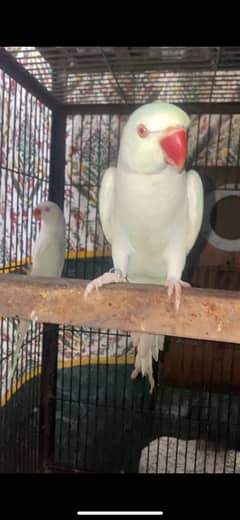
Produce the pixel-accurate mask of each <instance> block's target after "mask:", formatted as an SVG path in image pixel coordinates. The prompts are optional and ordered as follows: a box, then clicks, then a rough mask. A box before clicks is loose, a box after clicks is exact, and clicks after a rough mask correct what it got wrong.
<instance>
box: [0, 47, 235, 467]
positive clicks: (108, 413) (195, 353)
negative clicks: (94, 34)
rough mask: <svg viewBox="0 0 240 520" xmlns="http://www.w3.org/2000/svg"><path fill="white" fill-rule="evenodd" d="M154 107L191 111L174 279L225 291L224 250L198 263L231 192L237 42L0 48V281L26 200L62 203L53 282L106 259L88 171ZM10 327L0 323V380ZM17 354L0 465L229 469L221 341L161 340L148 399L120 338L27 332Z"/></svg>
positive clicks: (101, 266)
mask: <svg viewBox="0 0 240 520" xmlns="http://www.w3.org/2000/svg"><path fill="white" fill-rule="evenodd" d="M154 99H161V100H164V101H169V102H174V103H177V104H179V105H180V106H182V108H184V109H185V110H186V111H187V112H188V114H189V115H190V116H191V126H190V130H189V136H188V138H189V153H188V168H190V167H194V168H196V169H197V170H198V171H199V172H200V174H201V176H202V179H203V183H204V188H205V195H206V199H207V201H208V204H207V210H206V214H205V220H204V223H203V228H202V232H201V236H200V238H199V240H198V242H197V244H196V247H195V248H194V250H193V252H192V253H191V255H190V258H189V261H188V263H187V266H186V276H187V277H188V279H189V280H191V281H192V282H193V283H194V284H195V285H197V286H198V287H205V288H207V287H211V288H220V289H232V288H235V289H238V288H239V285H240V277H239V262H238V255H235V256H234V255H233V254H230V255H225V256H224V254H223V255H222V256H221V255H220V257H219V258H218V259H217V260H216V262H215V265H210V264H208V259H209V257H208V258H206V259H204V262H203V263H202V265H199V255H200V254H201V253H202V251H203V248H204V244H206V242H207V241H208V240H209V235H210V231H209V219H210V217H211V218H212V219H213V220H214V219H215V220H214V222H213V223H212V225H213V226H215V227H214V229H218V226H219V219H217V214H216V211H215V214H214V212H213V213H212V207H213V205H212V202H213V200H214V192H215V191H216V190H218V192H221V191H222V193H223V192H224V193H225V192H226V194H227V195H229V194H230V195H231V196H232V197H237V195H238V191H239V186H240V184H239V179H240V177H239V171H240V170H239V167H240V164H239V161H240V158H239V150H240V147H239V143H240V102H239V101H240V48H239V47H235V48H234V47H223V48H221V47H210V48H207V47H206V48H205V47H194V48H190V47H189V48H188V47H118V48H116V47H103V48H100V47H92V48H91V47H86V48H82V47H36V48H35V47H21V48H19V47H6V48H0V103H1V109H0V153H1V155H0V157H1V176H0V186H1V192H0V193H1V195H0V197H1V199H0V228H1V235H2V236H1V237H0V262H1V265H0V269H1V273H18V272H22V268H23V267H24V266H25V265H26V264H27V263H28V262H29V259H30V257H31V248H32V239H33V237H34V235H35V234H36V232H37V229H36V226H35V225H34V223H33V222H32V207H33V204H34V203H35V202H39V201H40V200H41V199H42V198H49V199H50V200H53V201H54V202H56V203H58V204H59V205H60V207H61V208H63V209H64V214H65V218H66V232H67V237H66V238H67V248H66V261H65V268H64V276H65V277H71V278H87V279H91V278H93V277H95V276H96V275H98V274H101V273H103V272H104V271H105V270H106V269H108V268H110V267H111V266H112V260H111V251H110V249H109V246H108V244H107V242H106V241H105V239H104V237H103V235H102V232H101V226H100V223H99V219H98V207H97V199H98V189H99V185H100V180H101V175H102V172H103V171H104V169H106V167H108V165H109V164H114V163H115V162H116V157H117V151H118V145H119V139H120V135H121V129H122V126H123V124H124V122H125V120H126V117H127V116H128V115H129V114H130V113H131V112H132V111H133V110H134V108H135V107H136V106H138V105H140V104H142V103H145V102H148V101H152V100H154ZM219 200H220V199H219ZM214 215H215V216H214ZM232 222H233V224H232V226H233V227H234V219H233V220H232ZM218 231H219V230H218ZM237 232H238V230H237V229H236V230H235V228H234V229H233V228H232V235H231V230H230V235H231V236H230V239H231V238H233V239H235V238H236V237H235V235H234V233H236V236H237ZM219 233H220V234H221V230H220V231H219ZM213 245H214V244H213ZM215 246H216V244H215ZM216 247H217V246H216ZM220 249H221V246H220ZM204 258H205V257H204ZM219 259H220V260H219ZM220 264H221V265H220ZM14 330H15V322H14V320H10V319H4V318H3V317H2V318H1V330H0V333H1V344H2V345H1V350H0V377H1V384H2V386H3V385H4V381H5V379H6V377H7V371H8V361H9V359H10V358H11V354H12V349H13V346H14ZM24 345H25V346H24V351H23V355H22V357H21V359H20V360H19V362H18V371H17V374H16V379H15V382H14V385H13V387H12V390H11V392H10V394H9V395H5V396H2V401H1V408H0V470H1V471H2V472H41V471H44V472H46V471H49V472H59V471H73V472H80V473H81V472H93V473H94V472H115V473H121V472H126V473H131V472H133V473H137V472H142V473H146V472H153V473H155V472H160V473H185V472H187V473H204V472H207V473H215V472H217V473H219V472H220V473H221V472H222V473H224V472H230V473H235V472H240V451H239V450H240V434H239V431H240V405H239V403H240V400H239V391H240V385H239V380H240V364H239V346H238V345H237V344H230V343H229V344H224V343H218V342H206V341H200V340H186V339H183V338H171V337H168V338H167V345H166V352H165V353H164V356H163V357H161V358H160V359H159V363H158V364H156V366H155V377H156V380H157V383H158V386H157V389H156V392H155V393H154V395H153V396H152V397H150V396H149V394H148V388H147V383H146V382H145V381H144V380H137V381H136V382H135V383H133V382H132V381H131V380H130V372H131V364H132V362H133V359H134V350H133V348H132V346H131V345H130V344H129V338H128V334H126V333H124V332H122V331H116V330H100V329H86V328H83V327H79V328H77V327H71V326H60V327H58V326H55V325H49V324H44V325H39V324H38V325H32V326H31V330H30V331H29V332H28V336H27V339H26V341H25V344H24ZM1 394H2V392H1Z"/></svg>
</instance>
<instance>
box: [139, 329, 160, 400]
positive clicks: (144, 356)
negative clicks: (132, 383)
mask: <svg viewBox="0 0 240 520" xmlns="http://www.w3.org/2000/svg"><path fill="white" fill-rule="evenodd" d="M164 339H165V338H164V336H159V335H157V334H138V333H135V334H131V342H132V345H133V346H134V347H135V348H136V350H137V352H136V358H135V368H134V370H133V371H132V374H131V378H132V379H135V378H136V377H137V376H138V374H142V377H144V376H147V377H148V380H149V384H150V394H151V393H152V391H153V389H154V386H155V382H154V378H153V366H152V360H153V359H154V360H155V361H158V355H159V351H160V350H164Z"/></svg>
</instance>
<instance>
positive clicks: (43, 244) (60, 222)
mask: <svg viewBox="0 0 240 520" xmlns="http://www.w3.org/2000/svg"><path fill="white" fill-rule="evenodd" d="M33 216H34V218H35V219H36V220H41V230H40V233H39V236H38V239H37V240H36V242H35V244H34V246H33V252H32V265H31V268H30V270H29V272H28V274H29V275H30V276H46V277H54V278H55V277H56V278H58V277H60V276H61V275H62V270H63V266H64V251H65V220H64V215H63V212H62V210H61V209H60V208H59V206H58V205H57V204H55V203H54V202H50V201H46V202H42V203H40V204H39V205H38V206H37V207H36V208H35V209H34V211H33ZM29 325H30V321H24V320H21V321H20V323H19V325H18V330H17V344H16V348H15V352H14V354H13V358H12V363H11V367H10V370H9V373H8V385H7V387H8V389H9V388H10V386H11V383H12V380H13V376H14V373H15V370H16V366H17V362H18V358H19V354H20V350H21V347H22V345H23V342H24V338H25V336H26V334H27V331H28V327H29Z"/></svg>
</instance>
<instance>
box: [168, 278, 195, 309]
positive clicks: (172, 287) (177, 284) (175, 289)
mask: <svg viewBox="0 0 240 520" xmlns="http://www.w3.org/2000/svg"><path fill="white" fill-rule="evenodd" d="M167 285H168V298H171V297H172V296H173V294H174V293H175V302H174V303H175V310H176V313H178V311H179V308H180V303H181V297H182V287H191V285H190V283H188V282H184V281H183V280H175V279H173V278H171V279H170V280H168V282H167Z"/></svg>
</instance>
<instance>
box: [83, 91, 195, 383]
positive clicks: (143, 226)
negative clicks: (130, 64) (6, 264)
mask: <svg viewBox="0 0 240 520" xmlns="http://www.w3.org/2000/svg"><path fill="white" fill-rule="evenodd" d="M189 123H190V119H189V117H188V115H187V114H186V113H185V112H184V111H183V110H181V109H180V108H179V107H177V106H175V105H172V104H169V103H162V102H160V101H154V102H153V103H149V104H146V105H143V106H142V107H140V108H138V109H137V110H135V112H133V114H132V115H131V116H130V117H129V119H128V121H127V123H126V126H125V128H124V130H123V134H122V138H121V142H120V149H119V156H118V163H117V167H116V168H113V167H111V168H108V169H107V170H106V172H105V174H104V176H103V179H102V183H101V188H100V194H99V212H100V219H101V224H102V227H103V231H104V234H105V236H106V238H107V240H108V241H109V242H110V244H111V246H112V257H113V265H114V269H113V270H111V271H110V272H109V273H105V274H104V275H102V276H100V277H98V278H97V279H95V280H93V281H92V282H90V283H89V284H88V286H87V288H86V291H85V298H87V297H88V295H89V293H90V292H91V291H92V290H93V289H94V288H95V289H97V288H99V287H101V286H102V285H104V284H107V283H112V282H115V283H116V282H122V281H126V279H127V280H128V281H129V282H134V283H148V284H160V285H167V287H168V296H169V297H172V296H174V301H175V308H176V311H177V312H178V310H179V306H180V301H181V291H182V287H187V286H189V284H188V283H187V282H184V281H182V280H181V276H182V272H183V269H184V266H185V262H186V257H187V255H188V253H189V252H190V250H191V249H192V247H193V245H194V243H195V241H196V239H197V236H198V233H199V230H200V227H201V223H202V217H203V187H202V181H201V179H200V176H199V175H198V174H197V172H195V171H194V170H190V171H188V172H186V171H185V169H184V164H185V160H186V155H187V129H188V126H189ZM131 336H132V341H133V344H134V346H135V347H136V349H137V354H136V358H135V368H134V370H133V373H132V378H135V377H136V376H137V375H138V373H141V374H142V375H143V376H144V375H147V376H148V378H149V382H150V392H152V389H153V387H154V379H153V371H152V358H154V359H155V360H157V359H158V355H159V350H162V349H163V343H164V337H163V336H161V335H154V334H142V333H136V334H132V335H131Z"/></svg>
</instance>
